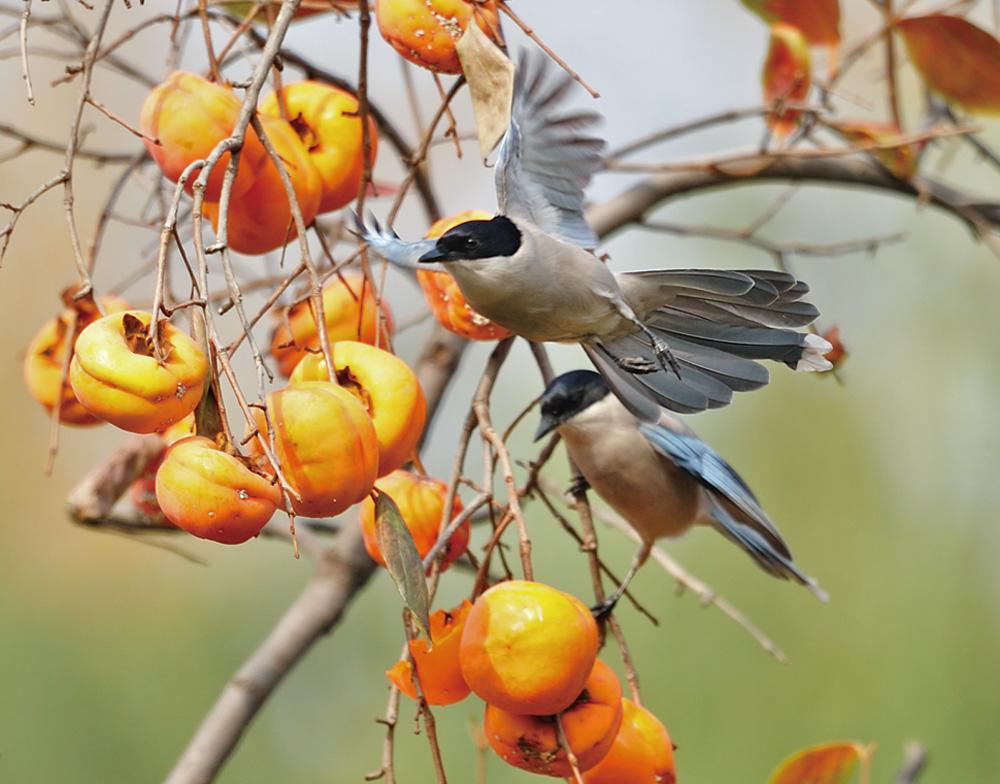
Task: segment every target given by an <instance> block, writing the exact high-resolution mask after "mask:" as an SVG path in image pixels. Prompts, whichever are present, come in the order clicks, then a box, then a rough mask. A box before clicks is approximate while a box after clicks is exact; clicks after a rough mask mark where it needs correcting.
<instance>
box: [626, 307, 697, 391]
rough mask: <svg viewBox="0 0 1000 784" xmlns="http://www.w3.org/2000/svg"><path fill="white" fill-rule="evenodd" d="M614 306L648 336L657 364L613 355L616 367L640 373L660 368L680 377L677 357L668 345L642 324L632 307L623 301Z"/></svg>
mask: <svg viewBox="0 0 1000 784" xmlns="http://www.w3.org/2000/svg"><path fill="white" fill-rule="evenodd" d="M615 307H616V308H617V309H618V312H619V314H621V316H622V317H623V318H626V319H628V320H629V321H630V322H632V324H634V325H635V326H636V327H638V328H639V331H640V332H642V334H643V335H645V336H646V337H647V338H649V342H650V344H651V347H652V349H653V353H654V354H655V355H656V359H657V363H658V364H659V368H658V367H657V363H654V362H650V361H649V360H648V359H637V358H634V357H615V362H617V363H618V367H620V368H621V369H622V370H626V371H628V372H629V373H635V374H640V375H641V374H646V373H655V372H656V371H657V370H658V369H662V370H665V371H667V372H671V371H673V374H674V375H675V376H677V378H678V379H680V378H681V366H680V365H679V364H678V363H677V358H676V357H675V356H674V352H673V351H671V350H670V346H668V345H667V344H666V343H665V342H664V341H662V340H660V338H658V337H657V336H656V335H655V334H653V331H652V330H651V329H650V328H649V327H647V326H646V325H645V324H643V322H642V319H640V318H639V317H638V316H637V315H635V313H634V312H633V310H632V308H630V307H629V306H628V305H626V304H625V303H624V302H618V303H615Z"/></svg>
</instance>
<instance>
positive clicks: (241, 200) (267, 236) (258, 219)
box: [202, 115, 323, 255]
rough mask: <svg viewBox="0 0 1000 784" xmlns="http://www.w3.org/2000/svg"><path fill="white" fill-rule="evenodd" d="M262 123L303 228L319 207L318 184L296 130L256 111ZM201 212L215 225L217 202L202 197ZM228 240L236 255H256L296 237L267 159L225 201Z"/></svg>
mask: <svg viewBox="0 0 1000 784" xmlns="http://www.w3.org/2000/svg"><path fill="white" fill-rule="evenodd" d="M260 121H261V125H262V127H263V128H264V133H265V134H266V135H267V138H268V140H269V141H270V142H271V144H273V145H274V149H275V150H276V151H277V153H278V155H279V157H280V158H281V161H282V163H283V164H284V166H285V169H286V170H287V171H288V176H289V178H290V179H291V181H292V189H293V190H294V191H295V198H296V201H298V204H299V209H300V210H301V212H302V220H303V221H304V222H305V225H306V226H308V225H309V224H310V223H312V222H313V219H314V218H315V217H316V213H317V212H318V211H319V202H320V197H321V195H322V191H323V183H322V181H321V180H320V176H319V172H318V171H316V167H315V166H314V165H313V163H312V160H311V159H310V157H309V152H308V151H307V150H306V148H305V147H304V146H303V144H302V141H301V140H300V139H299V136H298V134H297V133H296V132H295V130H294V129H293V128H292V126H291V125H289V124H288V123H287V122H285V121H284V120H282V119H281V118H279V117H269V116H267V115H261V117H260ZM202 214H203V215H205V216H206V217H207V218H209V219H210V220H211V221H212V226H213V227H214V228H215V229H216V231H218V228H219V204H218V202H216V201H214V200H213V201H205V202H204V203H203V204H202ZM226 234H227V242H228V245H229V247H230V248H232V249H233V250H234V251H236V252H237V253H246V254H249V255H256V254H260V253H267V252H269V251H272V250H274V249H275V248H280V247H281V246H282V245H284V244H285V243H286V242H289V241H291V240H292V239H294V238H295V237H296V236H298V231H297V230H296V228H295V222H294V220H293V218H292V207H291V203H290V202H289V200H288V193H287V191H286V190H285V186H284V184H283V183H282V181H281V175H280V174H279V173H278V169H277V167H276V166H275V165H274V161H272V160H271V159H270V158H268V159H267V160H266V161H265V162H264V163H263V164H262V165H261V167H260V168H259V169H258V171H257V174H256V177H255V179H254V182H253V185H251V186H250V188H249V189H247V190H246V191H245V192H244V193H241V194H239V195H237V194H233V195H232V196H231V198H230V201H229V220H228V225H227V230H226Z"/></svg>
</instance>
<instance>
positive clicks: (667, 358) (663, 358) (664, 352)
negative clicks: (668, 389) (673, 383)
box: [653, 338, 681, 379]
mask: <svg viewBox="0 0 1000 784" xmlns="http://www.w3.org/2000/svg"><path fill="white" fill-rule="evenodd" d="M653 353H654V354H656V358H657V359H658V360H659V362H660V367H662V368H663V369H664V370H666V371H673V374H674V375H675V376H677V378H678V379H679V378H680V377H681V366H680V365H679V364H677V358H676V357H675V356H674V352H673V351H671V350H670V346H668V345H667V344H666V343H664V342H663V341H662V340H660V339H658V338H657V339H656V340H654V341H653Z"/></svg>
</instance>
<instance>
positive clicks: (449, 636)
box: [385, 600, 472, 705]
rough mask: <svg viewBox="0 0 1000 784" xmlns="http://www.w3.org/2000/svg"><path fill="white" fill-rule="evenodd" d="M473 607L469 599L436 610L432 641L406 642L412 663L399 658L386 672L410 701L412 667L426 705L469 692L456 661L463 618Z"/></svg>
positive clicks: (412, 694) (414, 696) (447, 702)
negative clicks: (450, 608)
mask: <svg viewBox="0 0 1000 784" xmlns="http://www.w3.org/2000/svg"><path fill="white" fill-rule="evenodd" d="M471 609H472V603H471V602H470V601H468V600H466V601H464V602H462V603H461V604H460V605H459V606H458V607H455V608H454V609H452V610H447V611H445V610H438V611H437V612H435V613H432V614H431V619H430V620H431V625H430V633H431V642H432V643H433V647H432V648H431V649H430V650H428V649H427V641H426V640H424V639H422V638H420V639H416V640H410V641H409V643H408V644H409V648H410V656H411V657H412V658H413V662H412V663H411V662H409V661H407V660H405V659H400V660H399V661H398V662H396V663H395V664H394V665H393V666H392V668H391V669H389V670H386V673H385V674H386V675H387V676H388V678H389V680H390V681H392V682H393V683H394V684H395V685H396V686H397V687H398V688H399V690H400V691H401V692H403V694H405V695H406V696H407V697H409V698H410V699H411V700H415V699H417V687H416V684H415V683H414V681H413V670H414V667H415V668H416V671H417V677H418V678H419V679H420V690H421V691H422V692H423V695H424V699H426V700H427V703H428V704H429V705H451V704H452V703H454V702H459V701H460V700H464V699H465V698H466V697H467V696H468V695H469V685H468V684H467V683H466V682H465V679H464V678H463V677H462V668H461V665H460V664H459V661H458V652H459V643H460V642H461V640H462V629H463V628H464V626H465V618H466V616H468V614H469V610H471Z"/></svg>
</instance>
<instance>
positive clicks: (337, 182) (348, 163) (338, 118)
mask: <svg viewBox="0 0 1000 784" xmlns="http://www.w3.org/2000/svg"><path fill="white" fill-rule="evenodd" d="M281 100H282V101H284V109H285V112H286V114H285V115H284V116H285V118H286V119H287V120H288V121H289V122H290V123H291V126H292V128H293V129H294V130H295V132H296V133H297V134H298V135H299V138H300V139H301V140H302V143H303V145H304V146H305V148H306V150H307V152H308V153H309V158H310V160H311V161H312V163H313V165H314V166H315V167H316V171H317V172H318V173H319V176H320V181H321V183H322V194H321V197H320V203H319V211H320V212H329V211H330V210H339V209H340V208H341V207H343V206H345V205H346V204H348V203H349V202H351V201H352V200H353V199H355V198H356V197H357V195H358V188H359V187H360V185H361V176H362V173H363V171H364V149H363V147H364V139H363V134H362V132H361V118H360V117H358V98H357V96H356V95H354V94H353V93H350V92H348V91H347V90H341V89H340V88H339V87H334V86H332V85H329V84H324V83H323V82H315V81H307V82H294V83H292V84H288V85H285V86H284V87H283V88H282V91H281ZM281 108H282V107H281V106H280V105H279V95H278V93H277V92H274V93H271V94H270V95H268V96H267V97H266V98H265V99H264V100H263V101H261V104H260V111H261V114H263V115H270V116H272V117H281V116H282V114H281ZM368 135H369V138H370V140H371V153H370V155H369V161H370V162H371V164H372V165H373V166H374V165H375V154H376V152H377V149H378V134H377V132H376V130H375V121H374V120H372V118H371V117H369V118H368Z"/></svg>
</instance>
